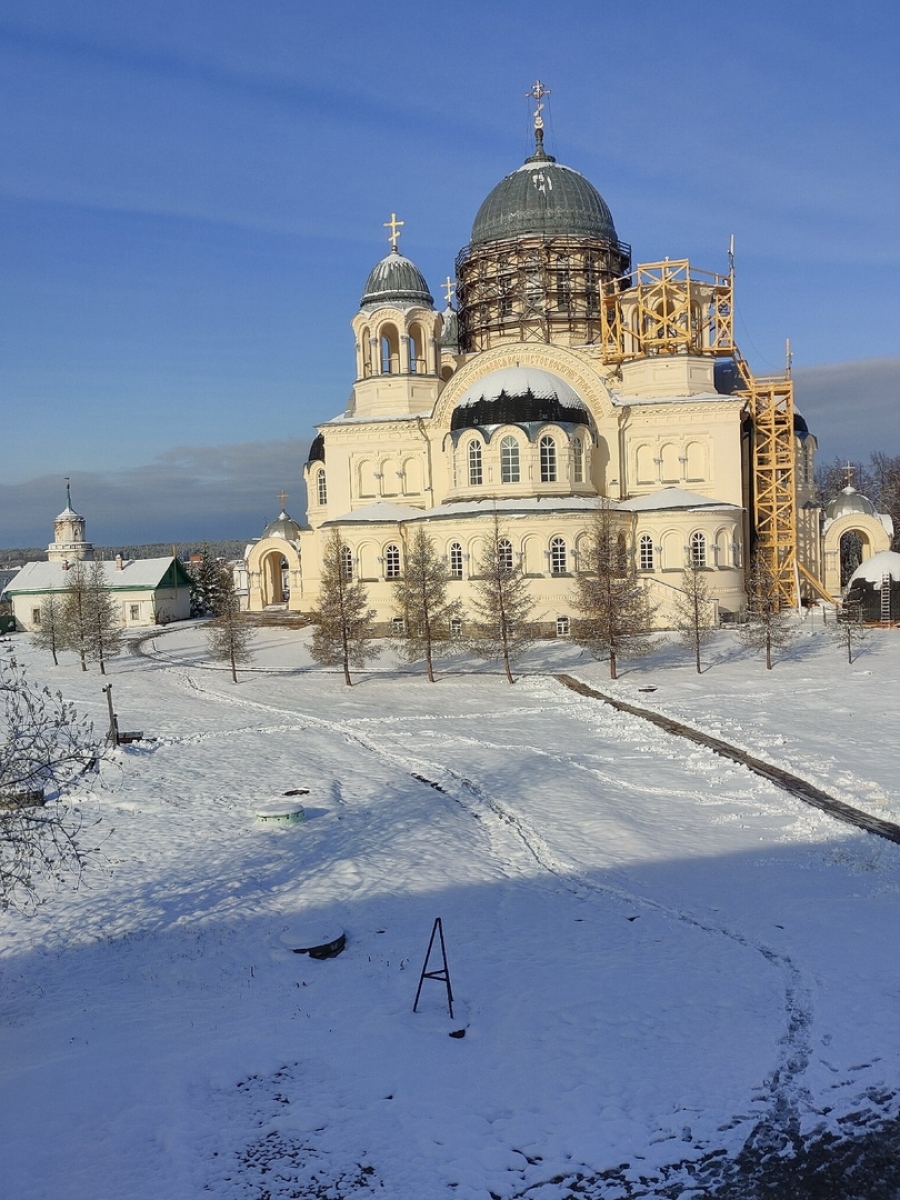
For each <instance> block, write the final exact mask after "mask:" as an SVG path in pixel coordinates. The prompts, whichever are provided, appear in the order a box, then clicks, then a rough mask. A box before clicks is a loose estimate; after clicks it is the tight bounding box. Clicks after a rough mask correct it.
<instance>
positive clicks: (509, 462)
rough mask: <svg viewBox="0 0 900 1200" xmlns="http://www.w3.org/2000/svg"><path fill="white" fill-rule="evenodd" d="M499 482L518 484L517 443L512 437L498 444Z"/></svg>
mask: <svg viewBox="0 0 900 1200" xmlns="http://www.w3.org/2000/svg"><path fill="white" fill-rule="evenodd" d="M500 482H501V483H518V482H519V443H518V442H517V441H516V439H515V438H514V437H513V436H512V435H510V436H509V437H505V438H504V439H503V441H502V442H501V443H500Z"/></svg>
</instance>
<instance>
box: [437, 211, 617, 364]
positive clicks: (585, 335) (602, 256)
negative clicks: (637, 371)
mask: <svg viewBox="0 0 900 1200" xmlns="http://www.w3.org/2000/svg"><path fill="white" fill-rule="evenodd" d="M630 265H631V247H630V246H628V245H626V244H625V243H624V242H619V241H609V242H604V241H603V240H602V239H600V238H597V237H571V236H565V235H558V236H549V235H548V236H542V235H534V236H525V237H523V236H518V237H511V238H506V239H503V240H500V241H491V242H488V243H486V244H485V245H483V246H480V245H476V246H467V247H466V248H465V249H464V250H462V251H460V253H459V255H458V256H457V259H456V278H457V301H458V305H459V343H460V348H461V349H462V350H463V352H464V353H472V352H480V351H483V350H489V349H490V348H491V347H492V346H496V345H499V344H502V343H504V342H510V341H520V342H551V341H553V340H555V339H557V338H559V337H560V336H563V337H565V336H566V335H568V337H569V341H570V344H572V345H590V344H592V343H594V342H596V341H598V340H599V338H600V331H601V324H600V302H601V294H602V291H603V289H604V288H605V287H606V286H607V285H608V283H609V282H610V281H611V280H614V279H617V278H620V277H622V274H623V271H627V269H628V268H629V266H630Z"/></svg>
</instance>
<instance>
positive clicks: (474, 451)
mask: <svg viewBox="0 0 900 1200" xmlns="http://www.w3.org/2000/svg"><path fill="white" fill-rule="evenodd" d="M481 480H482V473H481V442H469V487H478V486H479V484H480V483H481Z"/></svg>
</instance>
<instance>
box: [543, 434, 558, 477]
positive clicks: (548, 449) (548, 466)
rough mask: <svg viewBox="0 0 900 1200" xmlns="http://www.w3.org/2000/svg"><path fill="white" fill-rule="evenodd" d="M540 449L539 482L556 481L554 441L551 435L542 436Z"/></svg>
mask: <svg viewBox="0 0 900 1200" xmlns="http://www.w3.org/2000/svg"><path fill="white" fill-rule="evenodd" d="M540 451H541V483H556V442H555V441H554V440H553V438H552V437H542V438H541V441H540Z"/></svg>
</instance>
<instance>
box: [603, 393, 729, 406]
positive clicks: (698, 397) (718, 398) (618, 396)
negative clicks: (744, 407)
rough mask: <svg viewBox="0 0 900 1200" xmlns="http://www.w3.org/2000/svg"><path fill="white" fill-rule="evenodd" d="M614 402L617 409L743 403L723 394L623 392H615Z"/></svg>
mask: <svg viewBox="0 0 900 1200" xmlns="http://www.w3.org/2000/svg"><path fill="white" fill-rule="evenodd" d="M612 401H613V404H615V405H616V406H617V407H628V408H637V407H639V406H640V405H651V404H713V403H717V404H718V403H725V404H735V403H741V404H742V403H743V401H742V400H741V398H740V397H736V396H726V395H724V394H723V393H722V392H697V393H696V394H695V395H692V396H624V395H623V394H622V393H621V392H613V393H612Z"/></svg>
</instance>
